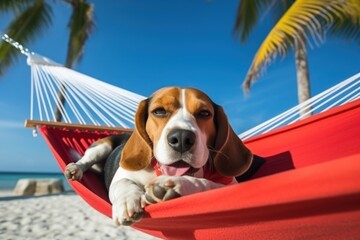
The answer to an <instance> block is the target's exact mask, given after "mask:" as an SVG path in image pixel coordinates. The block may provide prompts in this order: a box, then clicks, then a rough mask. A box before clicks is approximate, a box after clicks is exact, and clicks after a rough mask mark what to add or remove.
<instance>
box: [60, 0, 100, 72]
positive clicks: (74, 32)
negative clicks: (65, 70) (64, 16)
mask: <svg viewBox="0 0 360 240" xmlns="http://www.w3.org/2000/svg"><path fill="white" fill-rule="evenodd" d="M69 3H70V4H71V6H72V8H73V12H72V15H71V18H70V22H69V25H68V26H69V29H70V37H69V44H68V45H69V46H68V52H67V59H66V66H67V67H70V68H71V67H72V66H73V64H74V63H75V62H79V61H80V60H81V57H82V55H83V51H84V46H85V43H86V41H87V39H88V38H89V35H90V33H91V32H92V30H93V29H94V26H95V24H94V16H93V10H94V6H93V5H92V4H89V3H87V2H86V0H72V1H69Z"/></svg>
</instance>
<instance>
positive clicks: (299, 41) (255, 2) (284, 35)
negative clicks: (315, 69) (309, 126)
mask: <svg viewBox="0 0 360 240" xmlns="http://www.w3.org/2000/svg"><path fill="white" fill-rule="evenodd" d="M261 13H265V14H266V13H273V15H274V17H275V22H276V23H275V25H274V27H273V28H272V30H271V31H270V33H269V34H268V35H267V36H266V38H265V40H264V41H263V42H262V44H261V46H260V47H259V49H258V51H257V53H256V54H255V56H254V59H253V61H252V64H251V66H250V68H249V70H248V73H247V75H246V77H245V80H244V82H243V88H244V91H245V92H248V91H249V90H250V87H251V85H252V84H253V83H254V82H255V81H256V80H257V79H258V77H259V74H260V73H261V72H262V71H263V70H264V69H265V68H266V67H267V66H268V65H269V64H270V63H271V62H272V61H273V60H274V59H275V58H276V57H277V56H278V55H282V56H284V55H286V54H287V53H288V52H289V49H291V48H293V49H294V52H295V62H296V68H297V82H298V99H299V102H300V103H302V102H304V101H306V100H307V99H309V97H310V82H309V70H308V62H307V51H306V45H307V42H308V41H309V39H312V40H313V42H315V43H316V44H318V43H321V42H322V41H323V37H324V35H325V34H326V32H327V31H330V32H333V33H342V34H343V36H345V37H347V38H348V37H351V38H355V39H357V40H359V39H360V1H359V0H327V1H324V0H240V4H239V8H238V12H237V18H236V23H235V34H236V35H239V36H240V40H241V42H245V41H246V39H247V38H248V36H249V33H250V32H251V30H252V29H253V28H254V27H255V25H256V24H257V22H258V20H259V17H260V15H261ZM308 112H309V107H304V108H303V109H302V110H301V112H300V114H301V116H303V117H305V116H307V115H308Z"/></svg>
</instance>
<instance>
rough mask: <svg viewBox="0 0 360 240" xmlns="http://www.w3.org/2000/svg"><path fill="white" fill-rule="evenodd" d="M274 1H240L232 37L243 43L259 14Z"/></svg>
mask: <svg viewBox="0 0 360 240" xmlns="http://www.w3.org/2000/svg"><path fill="white" fill-rule="evenodd" d="M273 1H274V0H241V1H240V4H239V7H238V10H237V16H236V21H235V27H234V35H235V36H240V41H241V42H244V41H245V40H246V39H247V38H248V36H249V33H250V31H251V30H252V29H253V27H254V26H255V25H256V24H257V22H258V20H259V14H260V12H261V11H263V10H264V9H265V8H266V7H267V6H269V5H270V4H271V3H272V2H273Z"/></svg>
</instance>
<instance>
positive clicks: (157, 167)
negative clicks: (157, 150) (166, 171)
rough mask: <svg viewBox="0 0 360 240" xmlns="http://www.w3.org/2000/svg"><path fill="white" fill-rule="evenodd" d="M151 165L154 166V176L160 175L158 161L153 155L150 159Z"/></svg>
mask: <svg viewBox="0 0 360 240" xmlns="http://www.w3.org/2000/svg"><path fill="white" fill-rule="evenodd" d="M151 166H152V167H153V168H154V170H155V174H156V176H161V175H162V172H161V169H160V166H159V163H158V161H157V160H156V158H155V157H153V158H152V159H151Z"/></svg>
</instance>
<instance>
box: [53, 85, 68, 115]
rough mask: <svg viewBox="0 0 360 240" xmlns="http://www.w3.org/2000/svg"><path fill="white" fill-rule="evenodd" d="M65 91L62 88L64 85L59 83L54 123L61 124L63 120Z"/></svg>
mask: <svg viewBox="0 0 360 240" xmlns="http://www.w3.org/2000/svg"><path fill="white" fill-rule="evenodd" d="M65 91H66V88H65V86H64V84H62V83H60V89H59V91H58V92H57V98H56V99H57V103H56V106H55V110H54V112H55V121H56V122H61V121H62V119H63V114H62V110H64V109H65Z"/></svg>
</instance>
